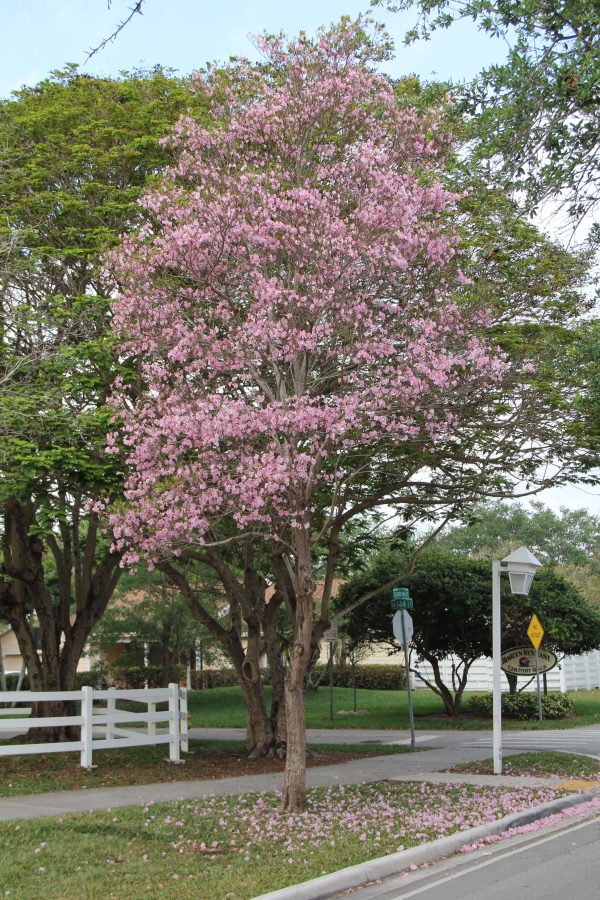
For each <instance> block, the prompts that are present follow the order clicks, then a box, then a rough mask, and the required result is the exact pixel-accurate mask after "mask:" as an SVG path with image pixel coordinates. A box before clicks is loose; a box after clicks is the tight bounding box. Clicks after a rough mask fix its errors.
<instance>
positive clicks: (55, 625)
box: [0, 498, 120, 743]
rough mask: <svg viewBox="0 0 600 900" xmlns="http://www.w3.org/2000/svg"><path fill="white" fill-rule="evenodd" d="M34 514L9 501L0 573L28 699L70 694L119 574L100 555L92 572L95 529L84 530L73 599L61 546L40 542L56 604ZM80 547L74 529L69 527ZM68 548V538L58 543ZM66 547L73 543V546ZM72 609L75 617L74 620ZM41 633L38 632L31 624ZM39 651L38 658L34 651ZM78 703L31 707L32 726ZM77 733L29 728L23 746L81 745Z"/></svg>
mask: <svg viewBox="0 0 600 900" xmlns="http://www.w3.org/2000/svg"><path fill="white" fill-rule="evenodd" d="M36 524H37V522H36V510H35V507H34V504H33V502H32V501H29V502H21V501H20V500H17V499H16V498H11V499H10V500H6V501H5V502H4V534H3V539H2V564H1V566H0V570H1V572H2V574H4V575H7V576H8V577H9V578H10V579H11V581H10V582H5V581H2V583H1V584H0V615H2V617H3V618H6V619H7V620H8V622H9V624H10V625H11V627H12V629H13V631H14V633H15V636H16V638H17V642H18V644H19V650H20V651H21V656H22V658H23V660H24V662H25V664H26V666H27V671H28V674H29V684H30V689H31V690H32V691H56V692H64V691H73V690H75V686H76V675H77V664H78V662H79V660H80V658H81V655H82V653H83V650H84V647H85V644H86V641H87V639H88V638H89V635H90V633H91V631H92V628H93V627H94V625H95V624H96V622H97V621H98V619H99V618H100V617H101V616H102V614H103V613H104V611H105V609H106V606H107V604H108V601H109V599H110V597H111V596H112V594H113V591H114V589H115V587H116V585H117V582H118V578H119V574H120V570H119V566H118V558H117V557H116V556H115V555H114V554H112V553H110V552H107V553H105V554H104V555H103V556H102V557H101V558H100V559H99V560H98V561H97V564H96V565H95V560H96V550H97V543H96V541H97V527H96V525H97V523H96V522H95V521H94V519H93V517H92V519H90V520H89V522H88V532H87V535H86V538H85V546H86V564H85V567H84V568H85V573H84V575H83V576H82V577H80V578H78V579H75V580H76V581H77V582H78V584H79V593H78V594H77V595H76V597H75V598H73V597H71V584H72V581H73V559H72V554H71V553H70V551H69V549H68V547H67V545H66V543H65V546H64V547H63V549H62V550H61V549H60V547H59V546H58V544H57V541H56V539H55V538H54V536H53V535H49V536H47V538H46V544H47V545H49V546H50V547H51V548H52V552H53V555H54V559H55V563H56V571H57V573H58V581H59V597H58V602H56V597H55V596H54V595H53V594H51V592H50V589H49V587H48V584H47V581H46V573H45V570H44V554H45V552H46V549H47V547H46V546H45V545H44V543H42V541H41V540H40V538H38V537H37V536H35V534H34V533H33V532H34V526H35V525H36ZM75 536H76V538H77V540H79V537H80V532H79V526H78V525H77V526H76V527H75ZM63 537H64V538H65V542H67V537H68V535H63ZM71 543H72V542H71ZM73 606H75V607H76V612H75V613H74V614H73ZM33 617H34V618H35V619H37V623H38V625H39V641H38V639H37V633H36V632H37V629H35V628H34V627H33V626H32V624H31V621H32V618H33ZM40 649H41V653H40V652H39V650H40ZM75 713H76V701H62V700H56V701H54V700H51V701H48V702H35V703H34V704H33V707H32V714H33V715H34V716H35V717H36V718H46V717H53V716H67V715H75ZM79 732H80V728H79V726H76V725H48V727H47V728H32V729H30V730H29V732H28V734H27V736H26V740H28V741H30V742H32V743H38V742H42V741H47V742H48V741H49V742H57V741H62V740H72V739H78V738H79Z"/></svg>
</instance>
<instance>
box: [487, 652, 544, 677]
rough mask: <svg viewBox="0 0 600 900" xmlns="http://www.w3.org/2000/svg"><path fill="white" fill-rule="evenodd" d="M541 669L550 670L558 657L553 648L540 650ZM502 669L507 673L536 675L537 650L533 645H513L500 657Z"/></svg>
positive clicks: (542, 670)
mask: <svg viewBox="0 0 600 900" xmlns="http://www.w3.org/2000/svg"><path fill="white" fill-rule="evenodd" d="M538 660H539V671H540V672H549V671H550V669H553V668H554V666H555V665H556V663H557V662H558V659H557V658H556V654H555V653H553V652H552V651H551V650H538ZM500 661H501V669H502V671H503V672H506V674H507V675H528V676H531V675H535V652H534V651H533V650H532V649H531V647H511V648H510V650H505V651H504V653H503V654H502V656H501V657H500Z"/></svg>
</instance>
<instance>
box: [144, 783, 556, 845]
mask: <svg viewBox="0 0 600 900" xmlns="http://www.w3.org/2000/svg"><path fill="white" fill-rule="evenodd" d="M555 796H556V792H554V791H552V790H548V789H538V790H529V789H522V788H520V789H512V790H510V789H504V788H503V789H498V788H477V789H475V788H473V787H472V786H469V785H459V786H457V785H449V784H427V783H425V782H422V783H418V782H405V783H402V784H401V785H399V784H397V783H393V782H381V783H374V784H367V785H350V786H346V787H344V786H336V787H331V788H327V789H317V790H311V791H309V794H308V798H309V799H308V808H307V811H306V812H305V813H303V814H301V815H295V816H290V815H288V814H287V813H281V812H279V811H278V803H279V796H278V795H277V794H275V793H268V794H259V795H246V796H242V797H239V798H235V800H232V798H226V797H214V798H211V799H210V800H204V801H194V802H185V803H181V804H179V805H178V807H177V810H176V814H175V815H170V816H167V817H166V818H161V817H160V816H154V815H152V816H150V817H149V818H148V819H146V822H145V827H146V828H149V829H153V828H155V827H160V828H161V829H164V827H165V826H169V827H173V841H172V844H171V846H172V847H173V849H174V850H176V851H177V852H180V853H185V852H190V851H195V852H200V853H204V854H207V855H210V854H211V853H213V854H216V853H222V852H224V851H226V852H239V853H242V854H244V855H245V856H247V857H249V858H251V857H252V855H253V854H257V853H258V854H260V853H261V852H265V850H266V849H268V850H269V852H270V853H272V854H274V853H276V854H280V855H282V856H285V857H287V856H294V855H296V856H301V857H302V858H308V857H311V856H313V855H314V854H315V853H317V852H318V850H319V849H320V848H329V847H336V846H337V847H340V848H343V847H346V846H348V844H349V842H354V843H357V844H358V845H364V846H365V849H366V850H367V851H368V852H370V853H371V854H374V855H376V854H377V853H381V854H384V853H392V852H396V851H400V850H403V849H405V847H409V846H415V845H416V844H419V843H420V842H422V841H430V840H435V839H436V838H439V837H442V836H444V835H447V834H450V833H452V832H454V831H460V830H464V829H467V828H472V827H474V826H477V825H483V824H486V823H487V822H491V821H493V820H494V819H497V818H500V817H502V816H504V815H507V814H509V813H513V812H521V811H522V810H525V809H529V808H531V807H532V806H536V805H539V804H540V803H543V802H545V801H548V800H551V799H553V798H554V797H555ZM175 820H177V821H175Z"/></svg>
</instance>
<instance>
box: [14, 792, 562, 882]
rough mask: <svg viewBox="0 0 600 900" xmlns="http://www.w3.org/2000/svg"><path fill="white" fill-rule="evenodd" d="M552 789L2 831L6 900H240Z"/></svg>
mask: <svg viewBox="0 0 600 900" xmlns="http://www.w3.org/2000/svg"><path fill="white" fill-rule="evenodd" d="M554 796H556V793H555V792H553V791H551V790H547V789H545V790H515V789H514V788H513V789H510V790H508V789H505V788H477V789H474V788H472V787H469V786H465V785H439V784H436V785H431V784H429V785H428V784H420V783H414V782H413V783H398V782H382V783H379V784H369V785H355V786H349V787H346V788H343V787H339V786H336V787H334V788H328V789H318V790H311V791H310V792H309V809H308V812H307V813H305V814H303V815H301V816H295V817H289V816H287V815H280V814H279V813H278V812H277V804H278V797H277V796H276V795H275V794H262V795H254V796H252V795H247V796H245V797H237V798H225V797H215V798H212V799H209V800H193V801H183V802H178V803H168V804H167V803H163V804H156V805H148V806H145V807H141V806H138V807H127V808H124V809H117V810H113V811H110V810H106V811H97V812H94V813H88V814H85V815H71V816H63V817H61V818H48V819H32V820H21V821H20V822H15V821H11V822H0V842H1V845H2V866H1V867H0V893H1V894H2V896H6V897H11V896H12V897H15V898H27V900H47V898H49V897H60V898H61V900H81V898H90V900H96V898H102V900H110V898H118V900H121V898H123V897H127V898H128V900H141V898H147V897H173V898H175V897H176V898H178V900H180V898H184V900H185V898H194V900H198V898H210V900H245V898H252V897H256V896H257V895H259V894H262V893H266V892H267V891H270V890H274V889H277V888H281V887H285V886H286V885H289V884H294V883H296V882H299V881H304V880H306V879H309V878H313V877H317V876H319V875H321V874H324V873H326V872H331V871H336V870H337V869H340V868H343V867H345V866H349V865H353V864H355V863H359V862H362V861H365V860H367V859H373V858H376V857H379V856H384V855H385V854H386V853H393V852H395V851H397V850H399V849H404V848H408V847H411V846H415V845H418V844H421V843H423V842H425V841H430V840H433V839H436V838H438V837H441V836H443V835H446V834H449V833H451V832H454V831H458V830H463V829H466V828H470V827H471V826H474V825H480V824H484V823H485V822H489V821H491V820H493V819H495V818H499V817H500V816H503V815H506V814H508V813H511V812H518V811H520V810H523V809H527V808H530V807H532V806H535V805H537V804H539V803H542V802H545V801H547V800H550V799H552V798H553V797H554Z"/></svg>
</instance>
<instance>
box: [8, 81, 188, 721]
mask: <svg viewBox="0 0 600 900" xmlns="http://www.w3.org/2000/svg"><path fill="white" fill-rule="evenodd" d="M195 102H196V103H197V104H198V103H199V102H200V101H195ZM189 103H190V95H189V93H188V91H187V88H186V87H185V85H184V84H183V83H182V82H181V81H180V80H178V79H175V78H173V77H171V76H170V75H168V74H167V73H165V72H163V71H162V70H160V69H156V70H153V71H152V72H148V73H146V72H139V73H134V74H127V75H123V76H122V77H121V78H119V79H105V78H95V77H92V76H87V75H82V74H80V73H79V72H78V70H77V68H76V67H74V66H70V67H68V68H67V69H65V70H64V71H62V72H56V73H54V74H53V75H52V76H51V77H50V78H48V79H47V80H45V81H43V82H41V83H40V84H38V85H36V86H35V87H32V88H25V89H23V90H21V91H18V92H16V93H15V94H14V96H13V97H12V98H11V99H9V100H5V101H3V102H2V103H1V104H0V175H1V178H0V204H1V206H2V209H3V215H4V218H3V219H2V221H1V222H0V247H1V248H2V255H1V265H0V436H1V441H0V505H1V510H2V516H3V526H2V562H1V567H0V573H1V575H2V584H1V590H0V615H1V616H2V617H3V618H5V619H7V621H9V622H10V624H11V626H12V627H13V629H14V631H15V633H16V636H17V639H18V641H19V647H20V650H21V653H22V655H23V658H24V660H25V661H26V663H27V668H28V671H29V676H30V681H31V685H32V688H33V689H35V690H70V689H72V688H73V685H74V678H75V671H76V668H77V662H78V660H79V658H80V655H81V653H82V650H83V647H84V645H85V643H86V640H87V638H88V636H89V634H90V631H91V629H92V628H93V626H94V625H95V623H96V622H97V621H98V619H99V618H100V616H101V615H102V614H103V612H104V610H105V609H106V606H107V603H108V601H109V599H110V596H111V594H112V592H113V590H114V588H115V585H116V584H117V581H118V578H119V557H118V555H117V554H115V553H113V552H111V549H110V542H109V539H108V538H107V537H106V536H105V533H104V529H103V525H102V521H101V517H100V514H99V512H98V511H97V510H96V509H95V508H94V506H93V503H94V500H95V499H97V498H98V497H99V496H100V495H101V494H102V495H103V496H106V495H107V494H108V495H109V496H116V495H117V494H118V493H119V491H120V485H121V477H122V476H121V469H120V464H119V462H118V460H117V459H116V458H115V457H114V456H110V455H107V454H106V452H105V445H106V433H107V428H108V426H109V423H110V420H111V413H110V410H109V408H108V406H107V403H106V401H107V397H108V394H109V391H110V388H111V385H112V383H113V380H114V379H115V377H117V376H120V377H122V378H124V379H131V378H132V368H131V365H130V364H129V363H128V362H127V361H126V360H120V361H117V360H116V359H115V356H114V354H113V349H112V339H111V337H110V332H109V329H110V321H111V297H112V294H113V292H114V289H115V285H114V283H113V281H112V279H111V278H110V277H109V275H108V273H107V271H106V268H105V266H104V264H103V261H102V258H103V254H104V253H105V252H106V251H107V250H108V249H109V248H110V247H112V246H114V245H115V243H116V242H117V240H118V237H119V235H120V234H122V233H123V232H124V231H126V230H127V229H128V228H130V227H131V226H132V225H133V224H134V223H135V222H136V221H137V220H138V217H139V207H138V206H137V205H136V204H137V201H138V199H139V197H140V194H141V191H142V190H143V188H144V185H145V184H146V182H147V180H148V178H149V177H151V176H152V175H153V174H154V173H156V172H157V171H159V170H160V169H161V168H162V167H163V166H164V164H165V162H166V161H167V159H168V151H167V150H165V148H164V147H163V146H162V145H161V143H160V139H161V138H162V136H163V135H164V134H165V133H166V132H167V131H168V130H169V128H170V127H171V125H172V123H173V122H174V121H175V120H176V118H177V116H178V115H179V114H180V113H181V112H183V111H184V110H185V109H186V108H187V107H188V105H189ZM34 622H35V623H36V624H38V625H39V628H40V631H41V655H38V653H37V651H36V647H35V640H34V636H33V632H32V623H34ZM52 712H53V710H52V709H51V708H50V706H49V704H43V705H41V706H40V710H39V714H40V715H44V714H49V715H51V714H52ZM63 733H64V732H63V731H62V730H59V731H58V735H59V736H62V735H63ZM38 734H39V732H38ZM54 735H55V736H57V732H56V731H55V732H54Z"/></svg>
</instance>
